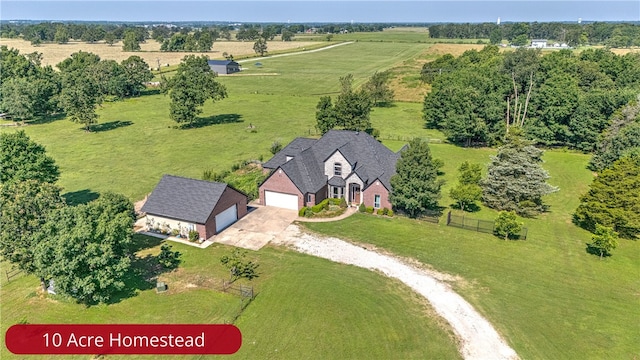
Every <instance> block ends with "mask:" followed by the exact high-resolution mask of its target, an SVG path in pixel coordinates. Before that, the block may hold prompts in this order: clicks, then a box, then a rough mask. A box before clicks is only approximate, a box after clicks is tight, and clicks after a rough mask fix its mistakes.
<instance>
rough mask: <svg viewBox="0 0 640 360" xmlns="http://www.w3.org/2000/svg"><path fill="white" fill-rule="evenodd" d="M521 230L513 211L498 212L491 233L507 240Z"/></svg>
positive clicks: (520, 224)
mask: <svg viewBox="0 0 640 360" xmlns="http://www.w3.org/2000/svg"><path fill="white" fill-rule="evenodd" d="M521 230H522V223H519V222H518V220H517V218H516V213H515V212H514V211H500V212H499V213H498V217H497V218H496V221H495V225H494V228H493V233H494V234H495V235H496V236H504V239H505V240H508V239H509V237H510V236H515V235H517V234H519V233H520V231H521Z"/></svg>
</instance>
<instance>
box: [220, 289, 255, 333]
mask: <svg viewBox="0 0 640 360" xmlns="http://www.w3.org/2000/svg"><path fill="white" fill-rule="evenodd" d="M222 291H224V292H227V293H232V294H235V295H238V296H240V305H239V307H238V309H237V310H236V312H235V313H234V314H233V316H232V318H231V319H229V320H227V321H226V322H227V323H228V324H235V322H236V321H237V320H238V318H239V317H240V315H242V312H243V311H244V309H245V308H246V307H247V306H249V304H250V303H251V302H252V301H253V299H255V297H256V293H255V292H254V290H253V286H247V285H235V284H233V283H230V282H227V281H226V280H222Z"/></svg>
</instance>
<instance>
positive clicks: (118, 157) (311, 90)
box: [0, 43, 442, 200]
mask: <svg viewBox="0 0 640 360" xmlns="http://www.w3.org/2000/svg"><path fill="white" fill-rule="evenodd" d="M424 46H426V45H416V44H381V45H380V44H372V43H368V44H360V43H358V44H352V45H345V46H342V47H338V48H335V49H330V50H326V51H321V52H318V53H312V54H304V55H299V56H291V57H283V58H276V59H272V60H265V61H264V66H263V68H262V69H261V70H259V71H267V72H270V71H277V72H281V73H283V74H285V73H286V75H282V76H244V77H233V76H229V77H221V78H220V81H221V82H223V83H224V84H225V85H226V86H227V88H228V91H229V98H227V99H224V100H222V101H219V102H216V103H215V104H212V103H207V104H205V106H204V109H203V113H202V115H201V117H202V118H203V119H204V121H203V122H204V124H205V125H203V126H202V127H200V128H194V129H177V128H176V123H175V122H173V121H171V119H170V118H169V98H168V97H166V96H164V95H145V96H142V97H139V98H133V99H127V100H124V101H117V102H110V103H104V104H103V106H102V107H101V108H100V109H99V110H98V114H99V115H100V118H99V126H98V131H94V132H92V133H85V132H84V131H83V130H82V129H81V128H82V126H80V125H78V124H74V123H71V122H69V121H67V120H65V119H60V120H55V121H51V122H47V123H36V124H33V123H32V124H30V125H29V126H26V127H25V128H24V129H25V131H26V132H27V134H28V135H29V136H31V137H32V138H33V139H34V140H35V141H37V142H39V143H41V144H43V145H45V146H46V148H47V152H48V153H49V154H50V155H51V156H53V157H54V159H55V160H56V162H57V163H58V164H59V165H60V167H61V172H62V176H61V178H60V185H61V186H63V187H64V190H65V192H69V193H72V195H77V197H78V198H80V199H82V198H83V197H85V198H89V196H87V194H92V193H96V192H102V191H106V190H111V191H115V192H120V193H124V194H125V195H127V196H129V197H130V198H131V199H132V200H139V199H142V198H143V197H144V196H145V195H146V194H148V193H149V192H151V190H152V189H153V187H154V186H155V184H156V183H157V182H158V181H159V180H160V178H161V177H162V175H163V174H173V175H180V176H187V177H195V178H200V177H201V176H202V173H203V171H204V170H206V169H212V170H214V171H222V170H226V169H228V168H229V167H230V166H231V165H232V164H234V163H237V162H239V161H242V160H248V159H260V158H261V157H262V158H263V159H265V160H267V159H268V158H269V157H271V153H270V152H269V147H270V146H271V144H272V143H273V142H274V141H275V140H278V141H280V142H281V143H283V144H287V143H289V142H290V141H291V140H293V139H294V138H295V137H298V136H310V135H315V107H316V104H317V103H318V100H319V98H320V95H319V94H320V93H328V92H337V91H338V89H339V82H338V77H339V76H343V75H345V74H347V73H349V72H352V73H353V74H354V76H356V80H358V81H365V80H366V78H367V77H369V76H370V75H371V74H372V73H373V72H374V71H375V70H376V67H382V68H384V67H389V66H392V65H393V64H394V63H396V62H398V61H401V59H402V58H403V57H405V56H413V55H414V54H417V53H418V52H419V51H420V50H421V49H422V48H424ZM390 53H392V54H394V55H393V56H388V54H390ZM358 54H362V55H365V56H366V57H367V61H366V62H365V65H362V60H361V59H362V58H360V57H358ZM327 62H330V63H331V64H333V65H332V67H331V69H328V68H327V66H326V63H327ZM300 64H304V65H303V66H300ZM309 84H313V86H309ZM296 89H297V90H296ZM421 116H422V115H421V104H417V103H397V104H396V105H394V106H392V107H389V108H376V109H374V110H373V112H372V114H371V118H372V123H373V126H374V127H376V128H379V129H380V131H381V134H382V137H383V138H387V137H391V136H394V137H397V136H401V137H406V138H409V137H412V136H420V137H424V138H442V135H440V134H439V133H438V132H435V131H432V130H425V129H422V124H423V121H422V118H421ZM250 126H252V127H253V128H254V129H253V130H251V129H249V127H250ZM0 131H14V128H5V127H0Z"/></svg>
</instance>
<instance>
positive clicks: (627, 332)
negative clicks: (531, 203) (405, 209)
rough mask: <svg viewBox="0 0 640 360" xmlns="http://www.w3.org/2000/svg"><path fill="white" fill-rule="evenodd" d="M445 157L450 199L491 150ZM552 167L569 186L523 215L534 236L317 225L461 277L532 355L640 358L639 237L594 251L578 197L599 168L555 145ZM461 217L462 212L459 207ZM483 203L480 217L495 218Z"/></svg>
mask: <svg viewBox="0 0 640 360" xmlns="http://www.w3.org/2000/svg"><path fill="white" fill-rule="evenodd" d="M431 149H432V152H433V154H434V156H436V157H438V158H441V159H443V160H444V162H445V167H444V169H443V170H444V172H445V179H446V180H447V184H446V185H445V187H444V188H443V195H444V196H443V199H442V200H441V202H440V204H441V205H444V206H447V205H449V204H450V203H451V200H450V199H449V197H448V189H450V188H451V187H452V186H455V182H456V179H455V177H456V175H457V172H456V167H457V166H458V164H460V162H462V161H464V160H469V161H472V162H479V163H486V162H488V157H489V155H492V154H495V150H492V149H461V148H457V147H452V146H450V145H446V144H432V145H431ZM544 160H545V163H544V164H543V166H544V167H545V168H546V169H548V170H549V173H550V175H551V179H550V180H549V182H550V183H551V184H553V185H556V186H559V187H560V191H559V192H557V193H554V194H552V195H550V196H548V197H547V199H546V200H547V202H548V203H549V204H550V205H551V208H550V212H549V213H546V214H543V215H540V216H538V217H537V218H535V219H521V220H523V221H524V223H525V226H527V227H528V231H529V232H528V237H527V240H526V241H503V240H501V239H499V238H497V237H494V236H492V235H488V234H482V233H477V232H474V231H469V230H462V229H457V228H453V227H447V226H446V225H445V217H444V216H443V217H442V218H441V221H440V224H437V225H436V224H431V223H426V222H419V221H414V220H409V219H406V218H393V219H389V218H379V217H375V216H367V215H360V214H357V215H355V216H352V217H350V218H348V219H346V220H344V221H341V222H336V223H325V224H320V223H308V224H305V226H306V227H308V228H309V229H311V230H314V231H318V232H321V233H326V234H329V235H333V236H339V237H343V238H344V237H348V238H350V239H352V240H354V241H357V242H362V243H369V244H373V245H375V246H377V247H380V248H382V249H384V250H387V251H390V252H392V253H395V254H399V255H402V256H407V257H411V258H415V259H418V260H419V261H421V262H423V263H426V264H430V265H432V266H433V267H434V268H435V269H436V270H439V271H443V272H447V273H450V274H454V275H458V276H460V277H461V279H463V280H460V281H458V282H454V283H453V284H452V285H453V286H454V288H455V289H456V290H457V291H458V292H459V293H460V294H461V295H463V296H464V297H465V299H467V300H468V301H470V302H471V303H472V304H473V305H474V307H475V308H476V309H478V310H479V311H480V312H481V313H483V314H484V315H485V316H486V317H487V318H488V319H490V320H491V322H492V323H493V324H494V325H495V326H496V327H497V328H498V330H499V331H500V332H501V333H502V334H503V335H504V336H505V338H506V339H507V340H508V341H509V343H510V344H511V345H512V346H513V347H514V349H515V350H516V352H518V354H519V355H520V356H521V357H522V358H523V359H634V358H637V357H638V355H639V354H640V332H639V327H638V325H639V319H640V307H639V306H638V305H640V304H639V299H638V296H639V294H640V276H639V274H640V267H639V266H640V265H639V264H640V244H638V242H637V241H631V240H620V244H619V247H618V248H617V249H616V250H615V251H614V255H613V256H612V257H610V258H607V259H605V260H599V258H598V257H596V256H593V255H589V254H587V253H586V251H585V248H586V246H585V244H586V243H587V242H590V234H589V233H588V232H586V231H584V230H582V229H580V228H578V227H576V226H575V225H573V224H572V223H571V214H572V213H573V211H574V210H575V208H576V207H577V206H578V197H579V195H580V194H582V193H584V192H585V191H586V190H587V186H588V184H589V182H590V181H591V179H592V174H591V173H590V172H589V171H588V170H586V168H585V166H586V164H587V162H588V156H586V155H582V154H575V153H569V152H562V151H547V152H546V153H545V155H544ZM454 212H455V213H458V214H460V212H459V211H457V212H456V211H454ZM496 215H497V214H496V212H495V211H493V210H490V209H486V208H484V207H483V209H482V210H481V211H480V212H478V213H472V214H467V215H466V216H468V217H471V218H483V219H494V218H495V217H496Z"/></svg>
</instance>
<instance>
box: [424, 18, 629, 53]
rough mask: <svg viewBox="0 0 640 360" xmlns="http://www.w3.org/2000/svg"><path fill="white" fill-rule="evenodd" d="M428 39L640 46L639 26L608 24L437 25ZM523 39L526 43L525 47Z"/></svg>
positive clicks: (430, 32)
mask: <svg viewBox="0 0 640 360" xmlns="http://www.w3.org/2000/svg"><path fill="white" fill-rule="evenodd" d="M429 36H430V37H432V38H444V39H490V40H491V43H492V44H497V43H499V42H500V41H502V40H503V39H506V40H508V41H509V42H511V43H514V44H518V45H526V44H527V43H528V41H529V39H549V40H555V41H558V42H563V43H567V44H569V45H571V46H577V45H585V44H592V45H595V44H601V45H607V46H610V47H629V46H638V45H640V25H637V24H626V23H606V22H594V23H584V24H577V23H575V24H567V23H559V22H542V23H538V22H533V23H524V22H519V23H503V24H500V25H498V24H495V23H482V24H468V23H467V24H437V25H430V26H429ZM522 39H524V40H525V42H524V43H522Z"/></svg>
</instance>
